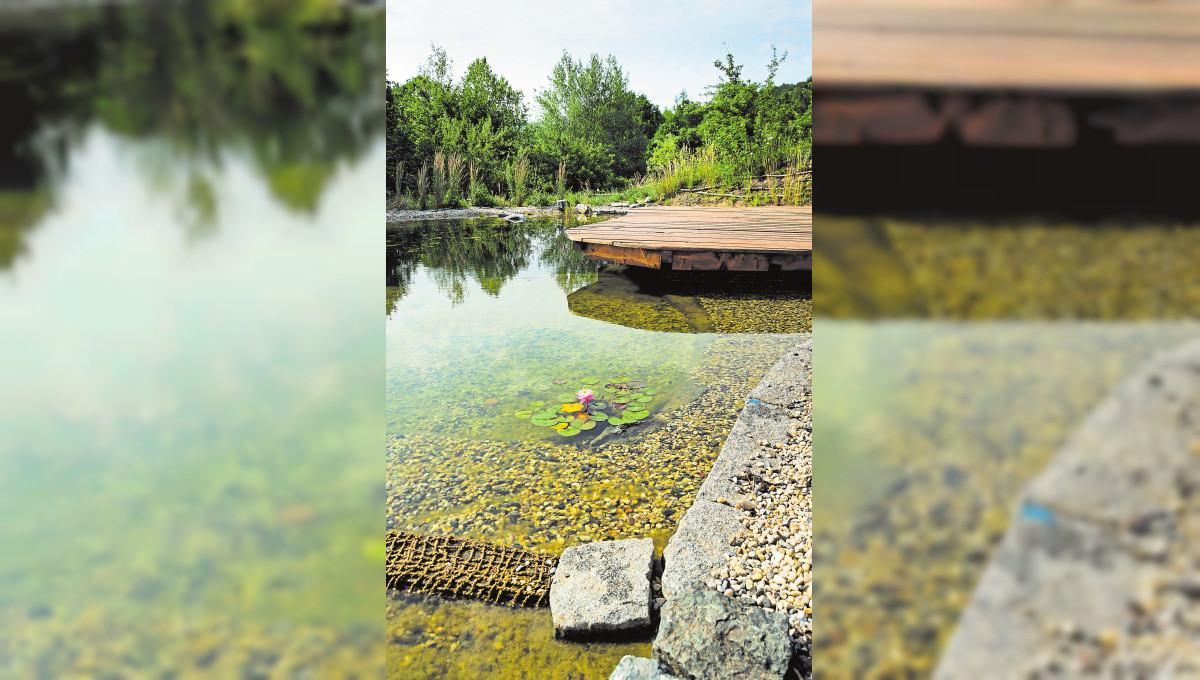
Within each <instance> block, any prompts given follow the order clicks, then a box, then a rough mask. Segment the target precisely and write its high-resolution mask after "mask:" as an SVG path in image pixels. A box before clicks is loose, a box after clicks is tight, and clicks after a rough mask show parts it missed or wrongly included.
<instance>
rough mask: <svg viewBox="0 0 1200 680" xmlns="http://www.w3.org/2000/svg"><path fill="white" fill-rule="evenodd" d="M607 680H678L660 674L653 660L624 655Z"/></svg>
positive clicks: (659, 669) (672, 676)
mask: <svg viewBox="0 0 1200 680" xmlns="http://www.w3.org/2000/svg"><path fill="white" fill-rule="evenodd" d="M608 680H678V678H676V676H674V675H667V674H666V673H664V672H662V669H661V668H659V666H658V662H657V661H655V660H654V659H647V658H646V657H644V656H629V655H626V656H625V657H623V658H622V659H621V663H619V664H617V667H616V668H614V669H613V672H612V673H611V674H610V675H609V676H608Z"/></svg>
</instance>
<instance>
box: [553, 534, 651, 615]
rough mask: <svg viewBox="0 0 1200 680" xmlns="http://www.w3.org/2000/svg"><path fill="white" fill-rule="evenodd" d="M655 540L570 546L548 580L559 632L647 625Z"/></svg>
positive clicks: (627, 540) (629, 539)
mask: <svg viewBox="0 0 1200 680" xmlns="http://www.w3.org/2000/svg"><path fill="white" fill-rule="evenodd" d="M653 568H654V540H653V539H649V538H641V539H638V538H627V539H625V540H622V541H600V542H597V543H588V544H586V545H577V546H572V547H570V548H567V549H566V550H564V551H563V554H562V556H561V557H559V558H558V570H557V571H556V572H555V573H554V578H553V579H552V580H551V581H550V614H551V616H552V617H553V619H554V634H555V636H557V637H566V638H585V637H596V636H602V635H604V634H605V633H616V632H625V631H633V630H638V629H641V628H648V627H650V625H651V618H650V602H651V597H650V575H651V572H652V571H653Z"/></svg>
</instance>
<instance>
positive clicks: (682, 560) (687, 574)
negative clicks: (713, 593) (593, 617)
mask: <svg viewBox="0 0 1200 680" xmlns="http://www.w3.org/2000/svg"><path fill="white" fill-rule="evenodd" d="M741 520H742V511H741V510H738V509H737V508H734V507H731V506H728V505H722V504H720V503H713V502H712V501H706V500H697V501H696V502H695V503H693V504H692V507H691V508H689V509H688V511H687V512H686V513H685V514H684V515H683V519H682V520H680V521H679V527H678V528H677V529H676V530H675V533H674V534H673V535H672V536H671V539H670V540H669V541H667V547H666V549H665V550H663V560H664V561H665V563H666V564H665V565H664V567H663V575H662V592H663V597H665V598H667V601H668V602H670V600H671V599H672V598H675V597H679V596H681V595H683V594H684V593H686V592H687V591H689V590H691V589H692V587H694V586H696V585H697V584H703V583H704V581H705V580H706V579H708V578H709V573H710V572H712V570H713V569H717V568H720V567H721V566H723V565H724V564H725V562H726V560H727V558H726V556H725V553H726V552H728V551H729V541H730V540H732V539H733V537H734V536H736V535H737V534H738V532H739V531H741V530H742V521H741ZM560 564H561V563H560ZM560 568H561V567H560ZM550 597H551V602H552V603H553V598H554V590H553V586H552V587H551V590H550Z"/></svg>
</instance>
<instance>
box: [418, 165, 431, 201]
mask: <svg viewBox="0 0 1200 680" xmlns="http://www.w3.org/2000/svg"><path fill="white" fill-rule="evenodd" d="M428 200H429V161H425V162H424V163H422V164H421V169H420V170H417V202H418V203H419V204H420V205H421V210H424V209H425V208H426V206H427V205H428Z"/></svg>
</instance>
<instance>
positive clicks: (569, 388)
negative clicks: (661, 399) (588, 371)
mask: <svg viewBox="0 0 1200 680" xmlns="http://www.w3.org/2000/svg"><path fill="white" fill-rule="evenodd" d="M550 389H552V390H554V391H555V392H557V393H558V394H556V395H555V396H554V397H553V398H552V399H551V400H549V401H531V402H529V408H528V409H525V410H522V411H517V412H516V414H515V415H516V417H518V418H522V419H528V420H529V422H530V423H532V424H533V425H535V426H537V427H549V428H553V429H554V430H555V431H556V432H558V434H559V435H561V436H563V437H574V436H575V435H577V434H579V433H580V432H586V431H588V430H592V429H595V428H596V427H597V425H598V424H600V423H607V424H609V425H611V426H614V427H616V426H620V425H628V424H631V423H636V422H638V421H639V420H642V419H643V418H645V417H647V416H649V415H650V411H649V408H648V407H649V404H650V402H652V401H654V398H655V397H656V396H657V395H658V391H657V390H655V389H652V388H648V387H647V386H646V383H645V382H643V381H641V380H630V379H629V377H628V376H617V377H616V378H613V379H611V380H608V381H603V380H601V379H599V378H582V379H580V380H574V381H571V380H567V379H565V378H559V379H557V380H555V381H554V383H553V384H552V385H551V386H550ZM584 390H588V391H590V393H591V394H590V397H591V398H588V397H589V395H588V393H587V392H585V391H584ZM581 396H582V398H581Z"/></svg>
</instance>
